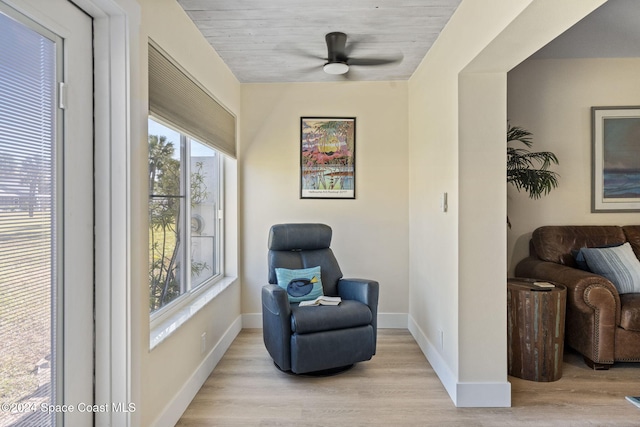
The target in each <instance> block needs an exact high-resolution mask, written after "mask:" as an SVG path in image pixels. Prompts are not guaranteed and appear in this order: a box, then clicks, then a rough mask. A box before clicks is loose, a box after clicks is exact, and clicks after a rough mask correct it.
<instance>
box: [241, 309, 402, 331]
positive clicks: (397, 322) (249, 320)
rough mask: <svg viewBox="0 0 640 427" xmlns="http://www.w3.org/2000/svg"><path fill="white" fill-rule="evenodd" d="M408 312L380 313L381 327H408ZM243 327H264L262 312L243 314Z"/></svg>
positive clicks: (379, 321)
mask: <svg viewBox="0 0 640 427" xmlns="http://www.w3.org/2000/svg"><path fill="white" fill-rule="evenodd" d="M407 318H408V315H407V314H406V313H378V328H379V329H407ZM242 329H262V313H245V314H243V315H242Z"/></svg>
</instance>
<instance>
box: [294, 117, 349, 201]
mask: <svg viewBox="0 0 640 427" xmlns="http://www.w3.org/2000/svg"><path fill="white" fill-rule="evenodd" d="M300 198H301V199H355V198H356V119H355V117H301V118H300Z"/></svg>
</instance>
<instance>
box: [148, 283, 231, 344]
mask: <svg viewBox="0 0 640 427" xmlns="http://www.w3.org/2000/svg"><path fill="white" fill-rule="evenodd" d="M236 279H237V278H236V277H223V278H222V279H221V280H218V281H217V282H216V283H214V284H213V285H212V286H211V287H209V288H208V289H206V290H204V291H202V293H200V294H199V295H198V296H197V297H195V298H193V299H192V300H191V301H190V302H189V303H187V304H185V305H184V306H182V307H180V308H179V309H178V310H176V311H175V312H174V313H171V314H170V315H169V316H167V318H166V319H163V320H162V322H160V323H159V324H158V325H156V326H154V327H153V328H152V329H151V331H150V333H149V350H153V349H154V347H155V346H157V345H158V344H160V343H161V342H162V341H164V340H165V339H167V338H168V337H169V336H171V334H173V333H174V332H175V331H176V330H178V328H179V327H180V326H181V325H182V324H183V323H185V322H186V321H187V320H189V319H190V318H191V316H193V315H194V314H196V313H197V312H198V311H200V309H201V308H202V307H204V306H205V305H207V303H208V302H209V301H211V300H212V299H214V298H215V297H216V296H217V295H218V294H220V293H221V292H222V291H224V290H225V289H227V288H228V287H229V286H231V285H232V284H233V283H235V281H236Z"/></svg>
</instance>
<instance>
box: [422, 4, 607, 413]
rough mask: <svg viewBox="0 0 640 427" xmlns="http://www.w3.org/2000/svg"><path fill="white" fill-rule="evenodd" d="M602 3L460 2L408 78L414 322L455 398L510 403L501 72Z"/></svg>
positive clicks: (463, 403)
mask: <svg viewBox="0 0 640 427" xmlns="http://www.w3.org/2000/svg"><path fill="white" fill-rule="evenodd" d="M603 1H604V0H593V1H589V2H586V1H577V0H574V1H565V2H562V3H561V4H560V3H559V2H551V1H545V0H522V1H512V2H473V1H463V2H462V3H461V5H460V7H459V8H458V10H457V11H456V13H455V14H454V16H453V17H452V19H451V21H450V22H449V24H448V25H447V27H446V28H445V30H444V31H443V33H442V34H441V36H440V38H439V39H438V40H437V42H436V44H435V45H434V46H433V48H432V49H431V50H430V51H429V53H428V54H427V56H426V57H425V59H424V61H423V63H422V64H421V66H420V67H419V69H418V70H417V71H416V73H415V74H414V76H413V77H412V78H411V80H410V81H409V94H410V95H409V156H410V170H411V172H410V196H409V197H410V256H411V265H410V311H409V313H410V330H411V332H412V333H413V334H414V336H415V337H416V340H417V341H418V343H419V344H420V346H421V348H422V350H423V351H424V352H425V354H426V355H427V357H428V359H429V361H430V362H431V364H432V365H433V366H434V369H435V370H436V372H437V374H438V376H439V377H440V379H441V380H442V382H443V384H444V386H445V388H446V389H447V391H448V392H449V394H450V396H451V397H452V399H453V401H454V403H455V404H456V405H458V406H508V405H509V404H510V395H509V394H510V393H509V391H510V387H509V385H508V383H507V375H506V303H505V301H506V286H505V284H506V246H505V242H506V230H505V228H506V225H505V223H504V222H505V221H504V220H505V216H506V188H505V187H506V184H505V174H506V172H505V167H504V158H505V157H504V142H503V140H504V132H505V130H506V119H507V118H506V87H507V75H506V73H507V71H508V70H509V69H511V68H512V67H514V66H515V65H517V64H518V63H519V62H520V61H522V60H524V59H525V58H526V57H528V56H529V55H531V54H532V53H533V52H534V51H535V50H536V49H537V48H539V47H541V46H543V45H544V44H545V43H547V42H548V41H550V40H552V39H553V38H554V37H556V36H557V35H558V34H560V33H561V32H562V31H564V30H565V29H566V28H567V27H569V26H570V25H572V24H573V23H575V22H577V21H578V20H579V19H580V18H581V17H583V16H584V15H586V14H587V13H589V12H590V11H591V10H593V9H594V8H595V7H597V6H598V5H599V4H601V3H602V2H603ZM541 23H544V25H541ZM443 192H448V194H449V212H448V213H442V212H440V210H439V203H438V201H439V198H440V195H441V194H442V193H443Z"/></svg>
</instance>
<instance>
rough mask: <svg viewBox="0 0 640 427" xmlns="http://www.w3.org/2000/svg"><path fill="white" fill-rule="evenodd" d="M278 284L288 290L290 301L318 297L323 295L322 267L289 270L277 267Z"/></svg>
mask: <svg viewBox="0 0 640 427" xmlns="http://www.w3.org/2000/svg"><path fill="white" fill-rule="evenodd" d="M276 278H277V279H278V286H280V287H281V288H283V289H284V290H286V291H287V295H288V296H289V302H300V301H307V300H312V299H316V298H318V297H321V296H322V295H323V292H322V280H321V278H320V267H312V268H303V269H300V270H289V269H287V268H276Z"/></svg>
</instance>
